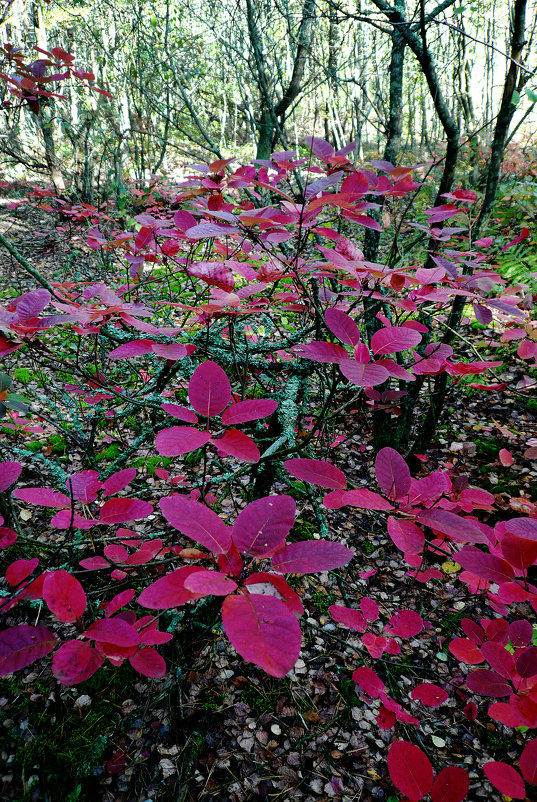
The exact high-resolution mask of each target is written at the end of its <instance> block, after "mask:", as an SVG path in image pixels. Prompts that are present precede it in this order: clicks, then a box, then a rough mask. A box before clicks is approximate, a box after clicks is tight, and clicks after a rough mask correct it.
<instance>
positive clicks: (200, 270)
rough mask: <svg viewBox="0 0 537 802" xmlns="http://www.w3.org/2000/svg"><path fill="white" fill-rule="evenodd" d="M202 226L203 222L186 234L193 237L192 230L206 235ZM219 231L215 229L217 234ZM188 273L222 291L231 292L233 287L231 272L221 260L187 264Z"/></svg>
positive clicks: (233, 280) (233, 281) (197, 237)
mask: <svg viewBox="0 0 537 802" xmlns="http://www.w3.org/2000/svg"><path fill="white" fill-rule="evenodd" d="M206 225H207V226H210V225H212V224H211V223H207V224H206ZM202 226H203V224H201V225H199V226H195V228H194V229H190V230H189V231H188V232H187V235H188V236H189V237H191V238H193V231H196V234H197V235H199V234H200V233H202V236H206V234H204V233H203V231H204V229H203V228H202ZM205 231H206V229H205ZM220 233H222V232H221V231H217V236H218V235H219V234H220ZM209 236H211V235H209ZM196 239H199V236H196ZM188 274H189V275H190V276H194V278H199V279H201V280H202V281H204V282H205V283H206V284H208V285H209V286H210V287H219V289H221V290H224V292H233V290H234V289H235V279H234V278H233V273H232V272H231V270H230V269H229V268H228V267H226V265H225V264H224V263H223V262H195V263H194V264H191V265H189V266H188Z"/></svg>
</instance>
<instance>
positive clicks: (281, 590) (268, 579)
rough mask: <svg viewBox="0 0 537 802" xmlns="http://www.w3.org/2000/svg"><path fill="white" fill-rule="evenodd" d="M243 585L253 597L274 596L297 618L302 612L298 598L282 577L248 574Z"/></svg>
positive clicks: (260, 573) (264, 572) (260, 572)
mask: <svg viewBox="0 0 537 802" xmlns="http://www.w3.org/2000/svg"><path fill="white" fill-rule="evenodd" d="M244 585H245V586H246V587H247V588H248V592H249V593H253V594H254V595H258V596H275V597H276V598H277V599H281V600H282V601H283V602H284V603H285V604H286V605H287V606H288V607H289V609H290V610H291V612H292V613H294V615H296V616H297V617H298V618H300V616H301V615H302V614H303V612H304V605H303V604H302V601H301V599H300V596H299V595H298V593H296V592H295V591H294V590H292V589H291V588H290V587H289V585H288V584H287V582H286V581H285V579H284V578H283V576H278V574H270V573H267V572H266V571H259V572H258V573H253V574H250V576H249V577H248V578H247V579H245V580H244Z"/></svg>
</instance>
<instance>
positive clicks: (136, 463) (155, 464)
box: [131, 457, 172, 476]
mask: <svg viewBox="0 0 537 802" xmlns="http://www.w3.org/2000/svg"><path fill="white" fill-rule="evenodd" d="M171 463H172V459H171V457H137V458H136V459H135V460H133V461H132V462H131V465H132V467H133V468H145V470H146V471H147V473H148V474H149V475H150V476H154V475H155V468H167V467H168V466H169V465H171Z"/></svg>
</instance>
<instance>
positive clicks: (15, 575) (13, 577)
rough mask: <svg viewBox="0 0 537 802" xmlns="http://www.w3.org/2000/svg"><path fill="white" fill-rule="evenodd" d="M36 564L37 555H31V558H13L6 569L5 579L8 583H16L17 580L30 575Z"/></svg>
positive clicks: (19, 580)
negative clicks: (13, 560)
mask: <svg viewBox="0 0 537 802" xmlns="http://www.w3.org/2000/svg"><path fill="white" fill-rule="evenodd" d="M38 565H39V558H38V557H32V559H31V560H15V562H13V563H11V565H8V567H7V569H6V580H7V581H8V582H9V584H10V585H18V584H19V582H22V580H23V579H26V577H27V576H30V574H31V573H33V571H34V570H35V569H36V568H37V566H38Z"/></svg>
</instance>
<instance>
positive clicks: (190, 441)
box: [155, 426, 211, 457]
mask: <svg viewBox="0 0 537 802" xmlns="http://www.w3.org/2000/svg"><path fill="white" fill-rule="evenodd" d="M210 439H211V435H210V434H209V432H200V431H199V430H198V429H193V428H192V427H191V426H171V427H170V428H169V429H163V430H162V431H161V432H159V433H158V434H157V436H156V438H155V448H156V449H157V451H158V453H159V454H162V456H163V457H177V456H179V455H180V454H189V453H190V452H191V451H195V450H196V449H197V448H201V446H204V445H205V444H206V443H208V442H209V440H210Z"/></svg>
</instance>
